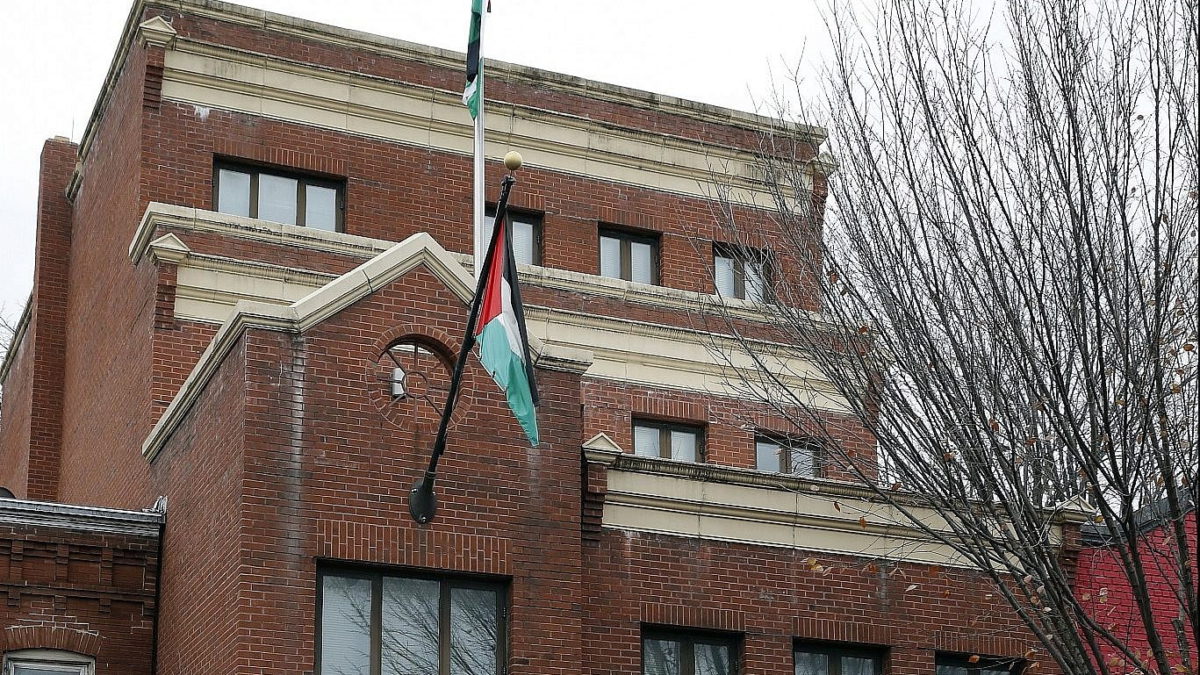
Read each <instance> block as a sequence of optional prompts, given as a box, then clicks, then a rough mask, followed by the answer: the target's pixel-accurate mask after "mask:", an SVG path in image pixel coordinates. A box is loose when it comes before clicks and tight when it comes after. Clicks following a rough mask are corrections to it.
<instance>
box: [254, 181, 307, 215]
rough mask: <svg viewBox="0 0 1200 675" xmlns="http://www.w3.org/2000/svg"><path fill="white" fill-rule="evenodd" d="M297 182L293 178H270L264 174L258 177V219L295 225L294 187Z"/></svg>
mask: <svg viewBox="0 0 1200 675" xmlns="http://www.w3.org/2000/svg"><path fill="white" fill-rule="evenodd" d="M298 184H299V182H298V181H297V180H296V179H295V178H284V177H283V176H272V175H270V174H266V173H260V174H259V175H258V217H259V218H261V219H263V220H271V221H274V222H276V223H285V224H287V225H295V224H296V187H297V185H298Z"/></svg>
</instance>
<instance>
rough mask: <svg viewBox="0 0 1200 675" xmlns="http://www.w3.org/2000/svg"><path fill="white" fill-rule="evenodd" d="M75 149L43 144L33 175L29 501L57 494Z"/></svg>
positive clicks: (61, 141)
mask: <svg viewBox="0 0 1200 675" xmlns="http://www.w3.org/2000/svg"><path fill="white" fill-rule="evenodd" d="M77 150H78V147H77V146H76V145H75V144H74V143H71V142H70V141H69V140H67V139H65V138H62V137H61V136H57V137H55V138H52V139H50V140H48V141H46V144H45V145H44V146H42V160H41V168H40V171H39V173H38V180H39V187H38V211H37V249H36V253H35V255H34V268H33V311H32V316H31V317H30V328H31V329H32V330H31V331H30V334H31V335H32V337H33V377H32V386H31V398H32V405H31V412H30V420H29V478H28V483H27V486H26V495H27V496H28V498H29V499H36V500H42V501H53V500H55V499H56V498H57V496H58V476H59V459H60V455H61V451H62V404H63V373H64V361H65V359H66V344H67V336H66V318H67V271H68V268H69V262H70V254H71V204H70V202H68V201H67V197H66V189H67V183H68V182H69V181H70V180H71V174H72V172H73V171H74V170H75V160H76V154H77Z"/></svg>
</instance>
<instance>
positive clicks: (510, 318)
mask: <svg viewBox="0 0 1200 675" xmlns="http://www.w3.org/2000/svg"><path fill="white" fill-rule="evenodd" d="M500 305H501V310H500V315H499V316H497V317H496V318H497V319H498V320H499V321H500V325H502V326H504V334H505V335H506V336H508V346H509V348H511V349H512V353H514V354H516V355H517V358H518V359H520V360H521V363H524V362H525V350H524V349H522V347H521V331H520V329H519V328H518V327H517V313H516V312H514V311H513V307H512V287H511V286H509V285H508V279H505V278H504V277H501V278H500Z"/></svg>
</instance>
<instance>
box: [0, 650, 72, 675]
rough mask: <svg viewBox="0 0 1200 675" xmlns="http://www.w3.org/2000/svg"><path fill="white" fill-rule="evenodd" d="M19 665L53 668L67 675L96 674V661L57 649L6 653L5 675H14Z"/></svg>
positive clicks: (3, 671) (44, 668)
mask: <svg viewBox="0 0 1200 675" xmlns="http://www.w3.org/2000/svg"><path fill="white" fill-rule="evenodd" d="M18 666H24V667H28V668H40V669H42V670H49V669H53V670H55V671H62V672H63V673H64V674H65V675H95V673H96V661H95V659H92V658H90V657H87V656H84V655H83V654H76V653H74V652H64V651H60V650H57V649H20V650H17V651H11V652H8V653H6V654H5V655H4V669H3V670H2V671H0V673H3V675H14V673H16V672H17V667H18Z"/></svg>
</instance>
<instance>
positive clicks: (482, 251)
mask: <svg viewBox="0 0 1200 675" xmlns="http://www.w3.org/2000/svg"><path fill="white" fill-rule="evenodd" d="M489 10H491V4H490V3H487V2H485V3H484V8H483V11H482V12H480V15H479V74H478V75H476V76H475V80H476V81H475V86H476V87H477V88H478V92H479V114H478V115H476V116H475V177H474V194H473V206H472V210H473V212H474V215H475V227H474V231H475V243H474V248H473V250H474V252H475V278H476V279H478V278H479V273H480V271H481V270H482V269H483V257H484V256H485V255H487V245H488V242H489V241H491V232H490V231H488V230H487V225H486V224H485V222H484V221H485V220H486V219H485V218H484V217H483V213H484V208H483V204H484V202H483V197H484V193H485V191H486V190H487V186H485V185H484V184H483V183H484V175H483V161H484V156H483V130H484V125H483V116H484V112H483V111H484V108H486V107H487V106H486V105H484V97H483V87H484V80H485V79H486V78H485V77H484V67H483V66H484V63H483V44H484V36H485V35H487V31H486V30H484V29H485V26H486V24H487V15H488V12H489Z"/></svg>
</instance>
